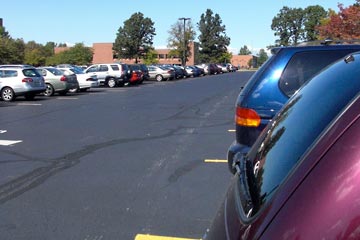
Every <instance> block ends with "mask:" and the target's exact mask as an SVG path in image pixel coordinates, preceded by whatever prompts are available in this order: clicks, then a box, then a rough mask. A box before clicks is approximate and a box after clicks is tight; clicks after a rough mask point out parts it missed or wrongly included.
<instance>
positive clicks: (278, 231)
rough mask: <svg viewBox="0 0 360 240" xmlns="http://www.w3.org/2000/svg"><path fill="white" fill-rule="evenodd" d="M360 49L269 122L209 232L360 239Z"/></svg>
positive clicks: (214, 235) (239, 165) (242, 158)
mask: <svg viewBox="0 0 360 240" xmlns="http://www.w3.org/2000/svg"><path fill="white" fill-rule="evenodd" d="M359 117H360V53H355V54H352V55H349V56H347V57H345V58H344V59H342V60H339V61H338V62H336V63H334V64H333V65H331V66H330V67H328V68H326V69H325V70H323V71H322V72H321V73H320V74H318V75H317V76H315V77H314V78H313V80H312V81H309V82H308V83H307V84H306V85H305V86H304V87H303V88H301V89H300V91H299V92H298V93H296V94H295V95H294V96H293V97H291V98H290V100H289V101H288V103H287V104H286V105H285V106H284V107H283V108H282V110H281V111H280V112H279V113H278V114H277V115H276V117H275V118H274V119H273V121H272V122H270V124H269V125H268V126H267V127H266V128H265V130H264V131H263V132H262V134H261V135H260V136H259V138H258V139H257V141H256V142H255V144H254V145H253V147H252V148H251V150H250V151H249V152H248V154H247V155H240V154H238V155H236V170H237V171H236V173H235V175H234V177H233V179H232V181H231V184H230V187H229V189H228V192H227V195H226V198H225V200H224V202H223V204H222V206H221V207H220V209H219V211H218V213H217V215H216V217H215V219H214V221H213V223H212V225H211V227H210V228H209V229H208V231H207V232H206V234H205V236H204V238H205V239H216V240H220V239H360V184H359V183H360V119H359Z"/></svg>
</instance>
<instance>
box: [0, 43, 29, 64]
mask: <svg viewBox="0 0 360 240" xmlns="http://www.w3.org/2000/svg"><path fill="white" fill-rule="evenodd" d="M24 50H25V43H24V41H23V40H22V39H12V38H10V37H0V64H22V63H23V62H24Z"/></svg>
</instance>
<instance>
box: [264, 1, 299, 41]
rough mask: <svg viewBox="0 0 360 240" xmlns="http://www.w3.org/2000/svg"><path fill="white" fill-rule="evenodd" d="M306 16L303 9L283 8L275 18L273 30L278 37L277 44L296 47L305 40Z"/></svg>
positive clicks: (272, 25)
mask: <svg viewBox="0 0 360 240" xmlns="http://www.w3.org/2000/svg"><path fill="white" fill-rule="evenodd" d="M303 24H304V14H303V10H302V9H301V8H289V7H286V6H285V7H283V8H282V9H281V10H280V12H279V13H278V14H277V16H276V17H274V18H273V20H272V24H271V29H272V30H273V31H275V33H274V35H275V36H278V37H279V39H277V40H276V41H275V42H276V44H277V45H280V46H288V45H293V44H294V45H295V44H297V43H298V42H299V40H302V39H303V34H304V30H303Z"/></svg>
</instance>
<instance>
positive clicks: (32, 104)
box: [17, 103, 42, 106]
mask: <svg viewBox="0 0 360 240" xmlns="http://www.w3.org/2000/svg"><path fill="white" fill-rule="evenodd" d="M17 105H20V106H41V105H42V104H41V103H18V104H17Z"/></svg>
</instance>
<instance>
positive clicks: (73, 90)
mask: <svg viewBox="0 0 360 240" xmlns="http://www.w3.org/2000/svg"><path fill="white" fill-rule="evenodd" d="M69 92H71V93H76V92H80V89H79V88H72V89H70V90H69Z"/></svg>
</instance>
